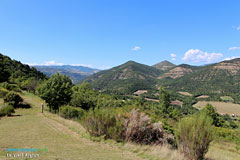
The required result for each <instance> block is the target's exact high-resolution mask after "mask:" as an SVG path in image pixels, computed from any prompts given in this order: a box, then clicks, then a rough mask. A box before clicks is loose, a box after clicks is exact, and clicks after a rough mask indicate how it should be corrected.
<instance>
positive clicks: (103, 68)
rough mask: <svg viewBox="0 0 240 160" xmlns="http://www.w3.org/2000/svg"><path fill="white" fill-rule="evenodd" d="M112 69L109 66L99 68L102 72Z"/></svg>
mask: <svg viewBox="0 0 240 160" xmlns="http://www.w3.org/2000/svg"><path fill="white" fill-rule="evenodd" d="M110 68H111V67H109V66H101V67H98V69H101V70H106V69H110Z"/></svg>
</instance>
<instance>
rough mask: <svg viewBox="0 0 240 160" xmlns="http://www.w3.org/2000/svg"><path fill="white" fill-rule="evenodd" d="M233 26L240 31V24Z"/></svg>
mask: <svg viewBox="0 0 240 160" xmlns="http://www.w3.org/2000/svg"><path fill="white" fill-rule="evenodd" d="M232 28H235V29H236V30H238V31H240V25H239V26H232Z"/></svg>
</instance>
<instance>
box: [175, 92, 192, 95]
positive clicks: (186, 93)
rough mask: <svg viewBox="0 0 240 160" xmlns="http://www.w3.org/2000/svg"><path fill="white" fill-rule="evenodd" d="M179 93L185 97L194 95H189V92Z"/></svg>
mask: <svg viewBox="0 0 240 160" xmlns="http://www.w3.org/2000/svg"><path fill="white" fill-rule="evenodd" d="M178 93H180V94H182V95H184V96H192V94H191V93H188V92H178Z"/></svg>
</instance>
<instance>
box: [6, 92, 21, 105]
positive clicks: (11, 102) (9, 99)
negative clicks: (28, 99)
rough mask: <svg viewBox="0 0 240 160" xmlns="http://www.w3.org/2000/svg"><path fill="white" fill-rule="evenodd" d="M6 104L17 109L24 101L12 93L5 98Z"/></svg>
mask: <svg viewBox="0 0 240 160" xmlns="http://www.w3.org/2000/svg"><path fill="white" fill-rule="evenodd" d="M4 102H5V103H8V104H9V105H12V106H13V107H17V106H18V105H19V104H20V103H21V102H23V99H22V97H21V96H19V95H18V94H16V93H14V92H10V93H8V94H7V95H6V96H5V97H4Z"/></svg>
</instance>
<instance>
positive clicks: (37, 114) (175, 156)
mask: <svg viewBox="0 0 240 160" xmlns="http://www.w3.org/2000/svg"><path fill="white" fill-rule="evenodd" d="M22 97H23V98H24V100H25V102H28V103H30V104H31V106H32V108H30V109H16V110H15V113H14V114H13V116H11V117H2V118H1V119H0V137H2V138H1V141H0V146H1V149H4V148H23V147H25V148H47V149H48V152H38V153H39V154H40V158H39V159H44V160H57V159H58V160H65V159H71V160H75V159H76V160H79V159H83V160H85V159H88V160H91V159H92V160H97V159H99V160H108V159H109V160H110V159H111V160H115V159H116V160H118V159H119V160H120V159H127V160H138V159H139V160H140V159H149V160H184V157H183V155H182V154H181V153H179V152H178V151H177V150H173V149H169V148H168V147H167V146H147V145H136V144H132V143H117V142H115V141H113V140H103V139H101V138H92V137H90V136H89V134H88V133H87V132H86V131H85V129H84V128H83V127H82V126H81V125H80V123H78V122H76V121H73V120H67V119H64V118H61V117H60V116H58V115H56V114H52V113H49V112H48V111H46V110H45V111H44V114H42V113H41V103H42V101H41V100H40V98H38V97H36V96H34V95H32V94H29V93H26V92H24V94H23V95H22ZM3 137H4V138H3ZM216 153H217V154H216ZM206 157H207V158H209V159H216V160H238V159H240V151H237V150H236V149H235V146H234V144H230V143H226V144H224V145H222V144H221V143H219V142H218V143H212V145H211V146H210V149H209V152H208V153H207V155H206ZM0 159H3V160H4V159H9V158H6V151H5V152H4V151H3V150H2V151H1V152H0ZM19 159H21V158H19Z"/></svg>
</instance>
